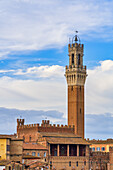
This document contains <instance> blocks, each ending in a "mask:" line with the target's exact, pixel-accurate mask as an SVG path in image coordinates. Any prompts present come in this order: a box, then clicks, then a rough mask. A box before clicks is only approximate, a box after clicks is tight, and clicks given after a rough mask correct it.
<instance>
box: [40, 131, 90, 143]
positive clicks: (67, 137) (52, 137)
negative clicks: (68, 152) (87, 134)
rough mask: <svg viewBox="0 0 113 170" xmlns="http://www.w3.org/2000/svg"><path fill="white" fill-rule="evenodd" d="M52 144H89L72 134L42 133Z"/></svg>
mask: <svg viewBox="0 0 113 170" xmlns="http://www.w3.org/2000/svg"><path fill="white" fill-rule="evenodd" d="M40 134H41V135H42V136H43V137H45V138H46V140H47V142H49V143H51V144H85V145H89V143H88V142H87V141H86V140H85V139H83V138H81V137H80V136H78V135H75V134H70V133H44V132H42V133H40Z"/></svg>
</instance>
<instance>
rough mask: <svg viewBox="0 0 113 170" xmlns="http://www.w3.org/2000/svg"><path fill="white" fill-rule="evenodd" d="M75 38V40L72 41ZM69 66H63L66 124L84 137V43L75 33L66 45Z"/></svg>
mask: <svg viewBox="0 0 113 170" xmlns="http://www.w3.org/2000/svg"><path fill="white" fill-rule="evenodd" d="M74 40H75V41H74ZM68 52H69V66H66V68H65V76H66V80H67V84H68V125H71V126H73V125H74V126H75V134H77V135H79V136H81V137H82V138H84V84H85V80H86V66H83V55H84V45H83V44H81V43H80V40H79V37H77V35H75V37H73V39H72V43H69V45H68Z"/></svg>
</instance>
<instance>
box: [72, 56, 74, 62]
mask: <svg viewBox="0 0 113 170" xmlns="http://www.w3.org/2000/svg"><path fill="white" fill-rule="evenodd" d="M72 64H74V54H72Z"/></svg>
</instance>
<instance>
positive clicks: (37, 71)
mask: <svg viewBox="0 0 113 170" xmlns="http://www.w3.org/2000/svg"><path fill="white" fill-rule="evenodd" d="M63 73H64V67H63V66H59V65H52V66H48V65H47V66H39V67H35V66H34V67H30V68H27V69H26V70H24V71H23V70H22V69H19V70H17V71H16V72H15V73H14V75H26V76H28V77H29V76H32V78H33V77H34V76H35V77H37V78H50V77H52V78H54V77H57V78H61V77H63Z"/></svg>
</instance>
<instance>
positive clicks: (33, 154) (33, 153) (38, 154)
mask: <svg viewBox="0 0 113 170" xmlns="http://www.w3.org/2000/svg"><path fill="white" fill-rule="evenodd" d="M27 155H29V153H27ZM32 156H36V152H32ZM37 156H40V153H39V152H38V153H37ZM44 157H46V152H44Z"/></svg>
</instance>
